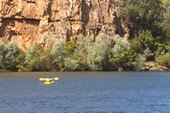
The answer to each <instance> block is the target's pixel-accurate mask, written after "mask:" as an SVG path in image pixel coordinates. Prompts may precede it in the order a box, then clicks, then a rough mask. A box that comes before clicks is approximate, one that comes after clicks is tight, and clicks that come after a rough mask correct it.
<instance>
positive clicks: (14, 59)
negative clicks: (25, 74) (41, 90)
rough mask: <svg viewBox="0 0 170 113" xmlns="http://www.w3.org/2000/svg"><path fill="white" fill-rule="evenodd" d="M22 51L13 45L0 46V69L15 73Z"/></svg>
mask: <svg viewBox="0 0 170 113" xmlns="http://www.w3.org/2000/svg"><path fill="white" fill-rule="evenodd" d="M21 53H22V51H21V50H20V49H19V48H18V47H17V46H16V45H15V44H11V43H9V44H7V45H5V44H0V69H2V70H12V71H17V70H18V68H17V66H18V65H19V64H20V63H21V62H22V61H20V59H21V57H22V55H21Z"/></svg>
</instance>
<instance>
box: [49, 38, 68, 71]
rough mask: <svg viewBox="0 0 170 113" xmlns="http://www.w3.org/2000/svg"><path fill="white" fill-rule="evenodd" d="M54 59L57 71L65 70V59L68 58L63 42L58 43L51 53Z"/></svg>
mask: <svg viewBox="0 0 170 113" xmlns="http://www.w3.org/2000/svg"><path fill="white" fill-rule="evenodd" d="M50 54H51V55H52V57H53V60H54V61H53V65H55V70H61V69H63V68H64V59H65V58H66V52H65V45H64V42H63V41H57V42H56V43H55V44H54V45H53V46H52V50H51V53H50Z"/></svg>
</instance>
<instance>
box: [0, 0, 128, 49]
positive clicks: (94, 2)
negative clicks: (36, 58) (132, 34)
mask: <svg viewBox="0 0 170 113" xmlns="http://www.w3.org/2000/svg"><path fill="white" fill-rule="evenodd" d="M119 5H120V2H119V0H0V40H2V41H4V42H9V41H12V42H16V43H17V44H18V45H19V47H20V48H22V49H27V48H28V47H30V46H32V45H33V44H36V43H41V44H42V45H44V46H47V45H49V44H51V43H54V42H55V41H57V40H58V39H62V40H64V41H66V40H75V41H78V40H81V38H82V37H83V36H84V35H92V37H94V38H95V37H96V36H98V35H99V34H101V33H104V34H106V35H111V36H113V35H115V34H119V35H122V36H123V35H124V34H125V33H126V32H125V30H124V27H123V26H122V23H121V21H120V19H119V18H118V16H117V14H118V12H119V10H120V6H119Z"/></svg>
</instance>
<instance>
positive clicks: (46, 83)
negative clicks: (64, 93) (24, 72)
mask: <svg viewBox="0 0 170 113" xmlns="http://www.w3.org/2000/svg"><path fill="white" fill-rule="evenodd" d="M51 84H54V81H45V82H44V85H51Z"/></svg>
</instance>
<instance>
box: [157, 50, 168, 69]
mask: <svg viewBox="0 0 170 113" xmlns="http://www.w3.org/2000/svg"><path fill="white" fill-rule="evenodd" d="M156 62H157V63H158V64H160V65H163V66H166V67H169V68H170V52H169V53H166V54H164V55H160V56H158V57H157V58H156Z"/></svg>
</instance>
